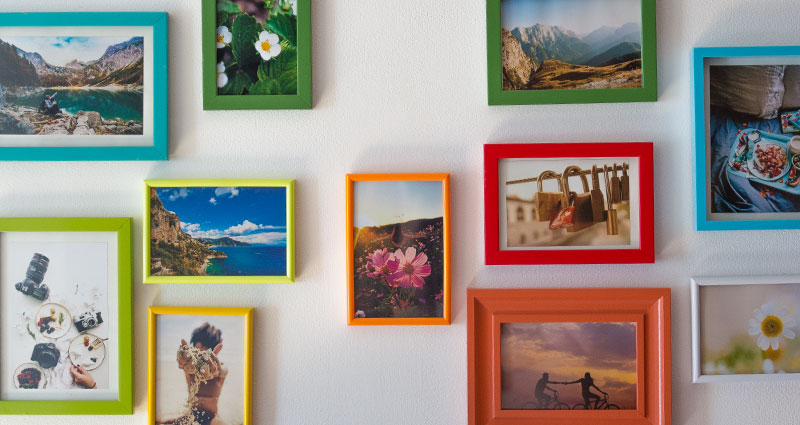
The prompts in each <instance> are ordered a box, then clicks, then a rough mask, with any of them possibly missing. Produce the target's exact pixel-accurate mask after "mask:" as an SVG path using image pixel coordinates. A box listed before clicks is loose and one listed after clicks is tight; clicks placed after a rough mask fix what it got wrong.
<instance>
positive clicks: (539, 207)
mask: <svg viewBox="0 0 800 425" xmlns="http://www.w3.org/2000/svg"><path fill="white" fill-rule="evenodd" d="M548 178H551V179H555V180H556V181H558V190H559V191H558V192H544V190H543V188H542V180H545V179H548ZM536 186H537V189H538V190H537V192H536V193H535V194H534V195H533V202H534V204H536V221H550V217H552V216H553V213H554V212H556V211H558V209H559V208H560V205H561V196H562V195H561V192H562V191H563V189H562V186H561V180H560V179H559V178H558V174H556V173H555V171H551V170H547V171H543V172H542V174H539V178H538V179H536Z"/></svg>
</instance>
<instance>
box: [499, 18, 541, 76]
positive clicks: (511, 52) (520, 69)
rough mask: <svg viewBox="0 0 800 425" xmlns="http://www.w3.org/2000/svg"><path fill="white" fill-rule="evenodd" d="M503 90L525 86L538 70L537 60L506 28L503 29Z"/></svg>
mask: <svg viewBox="0 0 800 425" xmlns="http://www.w3.org/2000/svg"><path fill="white" fill-rule="evenodd" d="M502 42H503V49H502V52H503V54H502V56H503V57H502V60H503V90H519V89H521V88H524V87H525V86H526V85H527V84H528V81H530V79H531V75H532V74H533V73H534V72H536V67H537V65H536V62H534V61H533V60H531V58H530V57H529V56H528V55H527V54H525V52H524V51H523V50H522V45H521V44H520V42H519V40H518V39H517V38H516V37H514V36H513V35H512V34H511V33H510V32H508V31H507V30H506V29H505V28H504V29H503V30H502Z"/></svg>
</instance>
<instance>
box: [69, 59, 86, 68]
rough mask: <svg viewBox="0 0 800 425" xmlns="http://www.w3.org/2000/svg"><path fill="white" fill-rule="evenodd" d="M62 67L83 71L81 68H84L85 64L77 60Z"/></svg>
mask: <svg viewBox="0 0 800 425" xmlns="http://www.w3.org/2000/svg"><path fill="white" fill-rule="evenodd" d="M64 67H65V68H70V69H83V68H86V62H81V61H79V60H77V59H73V60H71V61H69V62H67V63H65V64H64Z"/></svg>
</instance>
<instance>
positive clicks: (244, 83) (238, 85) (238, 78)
mask: <svg viewBox="0 0 800 425" xmlns="http://www.w3.org/2000/svg"><path fill="white" fill-rule="evenodd" d="M252 82H253V80H252V79H251V78H250V76H249V75H247V73H245V72H244V71H236V74H234V76H233V77H231V78H229V79H228V84H226V85H225V87H223V88H222V94H225V95H234V96H235V95H240V94H242V93H244V89H245V88H247V87H248V86H249V85H250V83H252Z"/></svg>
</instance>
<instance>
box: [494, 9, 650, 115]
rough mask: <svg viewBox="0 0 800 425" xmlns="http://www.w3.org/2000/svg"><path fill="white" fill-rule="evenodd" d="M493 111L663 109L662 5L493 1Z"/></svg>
mask: <svg viewBox="0 0 800 425" xmlns="http://www.w3.org/2000/svg"><path fill="white" fill-rule="evenodd" d="M486 22H487V24H486V39H487V53H488V59H487V64H488V82H489V105H532V104H544V103H601V102H655V101H656V100H658V79H657V78H656V71H657V69H656V68H657V67H656V60H657V59H656V57H657V56H656V1H655V0H603V1H600V0H487V1H486Z"/></svg>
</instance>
